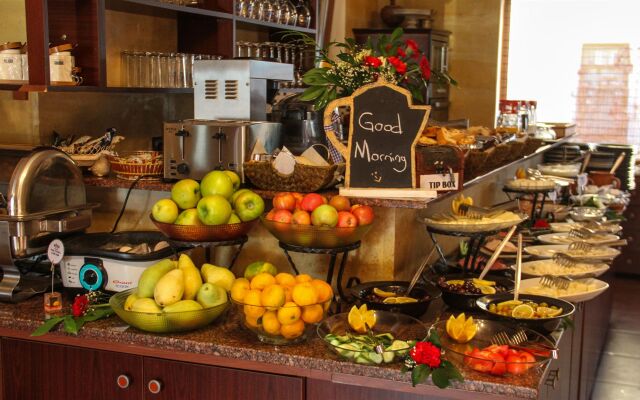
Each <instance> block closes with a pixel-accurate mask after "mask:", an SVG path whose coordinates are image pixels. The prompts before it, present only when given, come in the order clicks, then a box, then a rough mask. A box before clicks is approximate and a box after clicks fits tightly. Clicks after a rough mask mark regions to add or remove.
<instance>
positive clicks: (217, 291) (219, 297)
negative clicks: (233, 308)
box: [196, 283, 228, 308]
mask: <svg viewBox="0 0 640 400" xmlns="http://www.w3.org/2000/svg"><path fill="white" fill-rule="evenodd" d="M196 300H198V303H200V305H201V306H202V307H204V308H211V307H215V306H217V305H220V304H224V303H226V302H227V301H228V299H227V291H226V290H224V288H221V287H220V286H218V285H214V284H213V283H205V284H204V285H202V286H200V290H198V295H197V296H196Z"/></svg>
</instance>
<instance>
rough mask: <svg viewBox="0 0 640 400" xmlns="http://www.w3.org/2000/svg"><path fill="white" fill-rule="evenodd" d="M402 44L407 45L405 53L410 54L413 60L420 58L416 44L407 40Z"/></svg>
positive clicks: (411, 40)
mask: <svg viewBox="0 0 640 400" xmlns="http://www.w3.org/2000/svg"><path fill="white" fill-rule="evenodd" d="M404 44H406V45H407V52H408V53H410V54H411V56H412V57H413V58H418V57H419V56H420V48H418V43H416V41H415V40H413V39H407V40H405V41H404Z"/></svg>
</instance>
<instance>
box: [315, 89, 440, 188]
mask: <svg viewBox="0 0 640 400" xmlns="http://www.w3.org/2000/svg"><path fill="white" fill-rule="evenodd" d="M337 106H349V107H350V108H351V123H350V129H349V143H348V146H344V145H343V144H342V143H340V141H338V139H337V137H336V136H335V133H334V132H332V131H328V132H327V137H328V138H329V140H331V143H332V144H333V145H334V146H335V147H336V148H337V149H338V150H339V151H340V152H341V153H342V154H343V156H344V157H345V159H346V160H347V169H346V172H345V187H347V188H388V189H412V188H415V187H416V175H415V145H416V142H417V141H418V138H419V137H420V134H421V132H422V131H423V129H424V128H425V126H426V123H427V119H428V117H429V110H430V109H431V107H429V106H413V105H412V102H411V94H410V93H409V91H407V90H405V89H403V88H401V87H399V86H396V85H391V84H388V83H387V82H384V81H382V82H376V83H373V84H370V85H366V86H364V87H362V88H360V89H359V90H357V91H356V92H355V93H354V94H353V95H352V96H350V97H346V98H342V99H338V100H336V101H334V102H332V103H330V104H329V105H328V106H327V108H326V111H325V125H328V124H327V117H328V116H329V119H330V112H331V110H333V109H334V108H335V107H337Z"/></svg>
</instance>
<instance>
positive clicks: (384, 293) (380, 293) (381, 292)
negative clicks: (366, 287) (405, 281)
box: [373, 287, 396, 298]
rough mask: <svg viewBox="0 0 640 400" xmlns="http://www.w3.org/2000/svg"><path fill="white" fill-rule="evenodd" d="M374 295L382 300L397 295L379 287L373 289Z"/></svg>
mask: <svg viewBox="0 0 640 400" xmlns="http://www.w3.org/2000/svg"><path fill="white" fill-rule="evenodd" d="M373 294H375V295H376V296H380V297H382V298H387V297H392V296H395V295H396V294H395V293H393V292H387V291H386V290H382V289H379V288H377V287H376V288H373Z"/></svg>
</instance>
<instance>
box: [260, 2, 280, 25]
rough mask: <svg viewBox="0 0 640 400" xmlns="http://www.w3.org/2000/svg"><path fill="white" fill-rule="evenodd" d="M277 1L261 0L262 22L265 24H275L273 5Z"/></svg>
mask: <svg viewBox="0 0 640 400" xmlns="http://www.w3.org/2000/svg"><path fill="white" fill-rule="evenodd" d="M277 2H278V1H277V0H262V4H263V13H262V20H263V21H266V22H275V17H276V13H275V4H276V3H277Z"/></svg>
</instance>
